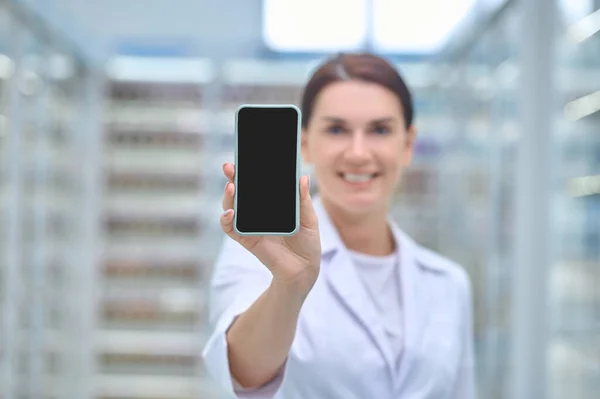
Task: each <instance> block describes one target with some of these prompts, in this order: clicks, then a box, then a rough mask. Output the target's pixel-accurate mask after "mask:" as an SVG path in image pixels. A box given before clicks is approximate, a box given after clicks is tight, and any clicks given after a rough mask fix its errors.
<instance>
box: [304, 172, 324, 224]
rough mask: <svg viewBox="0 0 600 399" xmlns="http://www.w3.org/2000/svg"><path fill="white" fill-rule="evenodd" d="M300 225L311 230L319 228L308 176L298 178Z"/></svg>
mask: <svg viewBox="0 0 600 399" xmlns="http://www.w3.org/2000/svg"><path fill="white" fill-rule="evenodd" d="M300 226H302V227H305V228H307V229H311V230H317V229H318V228H319V220H318V218H317V213H316V211H315V208H314V206H313V203H312V198H311V196H310V176H308V175H306V176H302V177H301V178H300Z"/></svg>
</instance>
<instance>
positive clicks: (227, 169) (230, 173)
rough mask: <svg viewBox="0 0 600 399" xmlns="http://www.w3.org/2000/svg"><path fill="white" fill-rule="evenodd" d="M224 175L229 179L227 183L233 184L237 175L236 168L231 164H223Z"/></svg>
mask: <svg viewBox="0 0 600 399" xmlns="http://www.w3.org/2000/svg"><path fill="white" fill-rule="evenodd" d="M223 174H224V175H225V177H226V178H227V181H230V182H233V178H234V175H235V166H234V165H233V164H231V163H229V162H226V163H225V164H223Z"/></svg>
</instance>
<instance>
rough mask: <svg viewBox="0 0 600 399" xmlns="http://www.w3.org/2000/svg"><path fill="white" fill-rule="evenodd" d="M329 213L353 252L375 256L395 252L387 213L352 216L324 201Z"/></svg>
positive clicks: (383, 211)
mask: <svg viewBox="0 0 600 399" xmlns="http://www.w3.org/2000/svg"><path fill="white" fill-rule="evenodd" d="M323 205H324V206H325V208H326V209H327V213H328V214H329V217H330V218H331V221H332V222H333V224H334V225H335V227H336V229H337V231H338V233H339V235H340V238H341V239H342V241H343V242H344V245H345V246H346V247H347V248H348V249H350V250H351V251H355V252H360V253H364V254H369V255H375V256H384V255H389V254H390V253H392V252H393V251H394V247H395V244H394V238H393V234H392V232H391V230H390V227H389V225H388V220H387V211H386V210H382V212H378V213H376V214H368V215H360V216H350V215H347V214H344V212H343V211H342V210H341V209H339V208H338V207H336V206H334V205H332V204H328V203H327V202H326V201H324V204H323Z"/></svg>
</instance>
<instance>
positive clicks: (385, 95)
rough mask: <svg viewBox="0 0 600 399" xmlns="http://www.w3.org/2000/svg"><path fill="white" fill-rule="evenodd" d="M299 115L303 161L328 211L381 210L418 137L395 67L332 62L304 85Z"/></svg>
mask: <svg viewBox="0 0 600 399" xmlns="http://www.w3.org/2000/svg"><path fill="white" fill-rule="evenodd" d="M302 110H303V115H302V117H303V119H302V125H303V137H302V151H303V157H304V160H305V161H306V162H307V163H309V164H312V165H313V167H314V168H315V169H314V171H315V176H316V180H317V182H318V183H319V187H320V192H321V196H322V199H323V201H324V202H325V203H328V205H329V209H328V210H329V211H330V212H343V213H350V214H354V215H355V216H356V215H358V214H360V213H363V214H364V213H370V214H371V215H372V214H373V213H381V212H387V201H389V200H390V199H391V194H392V193H393V191H394V189H395V186H396V184H397V183H398V181H399V179H400V177H401V175H402V171H403V169H404V168H406V167H407V166H408V165H409V164H410V161H411V158H412V152H413V144H414V140H415V134H416V133H415V129H414V127H413V117H414V110H413V105H412V98H411V94H410V92H409V90H408V88H407V86H406V84H405V83H404V81H403V80H402V78H401V77H400V75H399V74H398V72H397V71H396V70H395V69H394V67H393V66H392V65H391V64H389V63H388V62H387V61H385V60H384V59H382V58H379V57H376V56H374V55H371V54H347V55H340V56H337V57H335V58H333V59H332V60H330V61H329V62H327V63H325V64H324V65H323V66H322V67H321V68H320V69H319V70H318V71H317V72H316V73H315V74H314V75H313V77H312V79H311V80H310V81H309V83H308V84H307V86H306V89H305V92H304V97H303V100H302ZM364 216H366V215H364ZM381 216H382V215H379V219H381Z"/></svg>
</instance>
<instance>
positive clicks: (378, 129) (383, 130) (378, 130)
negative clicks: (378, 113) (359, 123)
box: [373, 126, 390, 134]
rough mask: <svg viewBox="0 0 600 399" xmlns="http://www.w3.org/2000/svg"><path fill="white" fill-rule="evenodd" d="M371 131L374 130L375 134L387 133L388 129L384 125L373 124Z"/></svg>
mask: <svg viewBox="0 0 600 399" xmlns="http://www.w3.org/2000/svg"><path fill="white" fill-rule="evenodd" d="M373 132H375V133H376V134H388V133H389V132H390V129H388V128H387V127H385V126H375V128H374V129H373Z"/></svg>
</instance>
